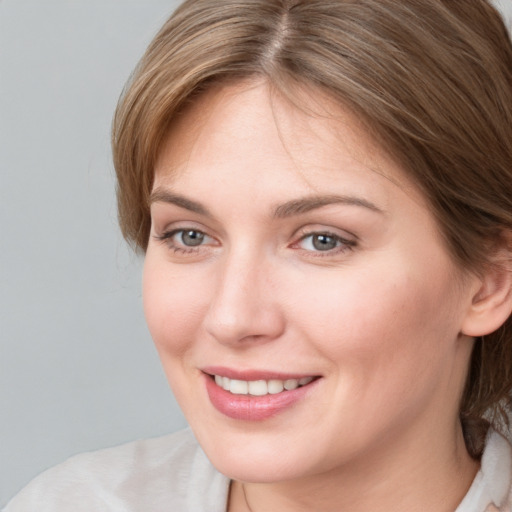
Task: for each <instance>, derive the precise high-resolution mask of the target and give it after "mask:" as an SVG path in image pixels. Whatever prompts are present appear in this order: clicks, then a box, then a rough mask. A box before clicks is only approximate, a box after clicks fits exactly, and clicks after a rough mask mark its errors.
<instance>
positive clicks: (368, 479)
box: [228, 423, 479, 512]
mask: <svg viewBox="0 0 512 512" xmlns="http://www.w3.org/2000/svg"><path fill="white" fill-rule="evenodd" d="M432 439H433V438H432V436H428V439H422V438H421V437H420V438H418V437H415V436H414V434H413V435H411V436H408V438H407V439H404V438H403V437H401V438H399V439H398V440H397V442H396V443H391V444H390V443H386V442H383V443H382V444H381V447H373V448H372V450H371V453H369V454H368V455H367V456H364V455H363V456H361V457H360V458H359V460H357V461H353V462H352V463H350V464H347V465H346V466H344V467H340V468H335V469H333V470H332V471H330V472H328V473H322V474H315V475H309V476H306V477H302V478H300V479H297V480H293V481H286V482H276V483H265V484H259V483H240V482H233V484H232V488H231V495H230V506H229V509H228V510H229V512H262V511H268V510H279V511H280V512H288V511H290V512H291V511H293V512H302V511H304V512H305V511H311V510H318V511H321V512H339V511H340V510H350V511H351V512H363V511H365V512H367V511H368V510H375V511H380V510H382V511H388V510H393V511H394V512H405V511H407V512H411V511H418V512H419V511H429V512H430V511H435V512H453V510H455V509H456V508H457V506H458V504H459V503H460V501H461V500H462V498H463V497H464V495H465V494H466V493H467V491H468V489H469V487H470V486H471V483H472V481H473V479H474V477H475V474H476V473H477V471H478V467H479V464H478V462H476V461H474V460H473V459H471V457H470V456H469V454H468V452H467V450H466V447H465V444H464V439H463V435H462V429H461V428H460V425H459V424H458V423H457V426H456V427H454V428H453V430H452V432H451V436H449V439H445V440H442V439H441V438H437V442H436V443H435V445H432ZM434 439H435V438H434ZM384 446H385V448H383V447H384Z"/></svg>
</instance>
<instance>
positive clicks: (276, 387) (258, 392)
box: [214, 375, 314, 396]
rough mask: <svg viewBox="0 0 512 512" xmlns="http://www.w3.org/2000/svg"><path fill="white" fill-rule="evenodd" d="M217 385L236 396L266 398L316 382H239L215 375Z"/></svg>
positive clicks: (309, 378) (290, 380)
mask: <svg viewBox="0 0 512 512" xmlns="http://www.w3.org/2000/svg"><path fill="white" fill-rule="evenodd" d="M214 378H215V383H216V384H217V386H219V387H221V388H223V389H224V390H226V391H229V392H230V393H233V394H234V395H253V396H264V395H267V394H271V395H276V394H278V393H282V392H283V391H292V390H294V389H297V388H298V387H299V386H306V385H307V384H309V383H310V382H312V381H313V380H314V377H302V378H301V379H287V380H284V381H283V380H277V379H271V380H268V381H266V380H251V381H246V380H238V379H229V378H228V377H222V376H220V375H215V376H214Z"/></svg>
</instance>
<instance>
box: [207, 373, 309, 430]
mask: <svg viewBox="0 0 512 512" xmlns="http://www.w3.org/2000/svg"><path fill="white" fill-rule="evenodd" d="M205 379H206V390H207V392H208V396H209V397H210V401H211V403H212V404H213V406H214V407H215V409H217V410H218V411H219V412H221V413H222V414H224V415H225V416H228V417H229V418H233V419H235V420H243V421H263V420H266V419H269V418H271V417H272V416H275V415H276V414H278V413H280V412H282V411H284V410H286V409H288V408H290V407H292V406H293V405H295V404H296V403H297V402H299V401H301V400H302V399H304V397H305V396H306V395H307V394H308V393H309V392H310V391H311V390H312V388H313V387H314V386H315V384H316V383H317V382H318V380H319V379H316V380H314V381H313V382H311V383H310V384H307V385H306V386H301V387H298V388H296V389H293V390H291V391H283V392H281V393H277V394H275V395H271V394H268V395H264V396H252V395H234V394H232V393H230V392H229V391H226V390H225V389H223V388H221V387H220V386H218V385H217V384H216V383H215V382H214V380H213V379H212V378H211V377H210V376H209V375H205Z"/></svg>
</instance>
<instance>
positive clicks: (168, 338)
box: [142, 253, 207, 356]
mask: <svg viewBox="0 0 512 512" xmlns="http://www.w3.org/2000/svg"><path fill="white" fill-rule="evenodd" d="M180 276H181V274H180V273H179V272H171V271H170V266H169V265H168V264H166V262H165V261H164V262H159V261H158V260H156V258H153V257H152V255H151V254H149V253H148V255H147V256H146V260H145V263H144V274H143V290H142V294H143V304H144V315H145V317H146V322H147V324H148V328H149V331H150V333H151V337H152V338H153V341H154V343H155V345H156V348H157V350H158V352H159V353H160V355H161V356H162V355H163V353H168V354H171V355H180V354H182V353H184V352H185V351H186V350H187V348H188V347H189V345H190V343H191V341H192V339H193V336H194V333H195V332H196V331H197V329H198V327H199V326H200V325H201V318H202V316H203V304H204V302H205V297H206V295H207V294H206V290H205V289H204V286H199V283H198V282H197V281H194V282H190V281H187V282H183V277H180Z"/></svg>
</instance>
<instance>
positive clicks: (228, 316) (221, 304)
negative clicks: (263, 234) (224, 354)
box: [204, 254, 285, 346]
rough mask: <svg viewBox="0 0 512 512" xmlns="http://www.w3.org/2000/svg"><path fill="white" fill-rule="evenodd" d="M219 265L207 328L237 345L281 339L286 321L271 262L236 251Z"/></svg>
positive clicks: (208, 313)
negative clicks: (278, 296)
mask: <svg viewBox="0 0 512 512" xmlns="http://www.w3.org/2000/svg"><path fill="white" fill-rule="evenodd" d="M219 267H221V268H219ZM219 267H217V270H218V271H219V273H218V275H217V279H216V281H215V282H216V286H215V290H214V293H213V297H212V300H211V302H210V305H209V308H208V311H207V314H206V316H205V319H204V325H205V329H206V331H207V332H208V333H209V334H210V335H211V336H213V337H214V338H215V339H216V340H217V341H218V342H219V343H222V344H224V345H234V346H242V345H243V346H246V344H247V343H248V342H252V343H254V342H259V343H263V342H267V341H271V340H274V339H276V338H278V337H279V336H280V335H281V334H282V333H283V331H284V328H285V321H284V315H283V312H282V311H281V308H280V307H279V304H278V301H277V300H276V293H275V288H276V286H275V284H276V283H275V280H273V275H274V274H275V273H273V272H272V268H271V265H270V264H269V263H268V262H267V263H266V262H265V261H264V259H262V258H261V257H260V258H258V257H256V255H254V254H252V255H249V254H246V255H235V254H233V255H232V256H231V257H228V258H226V260H225V261H223V262H222V264H221V265H219ZM252 343H251V345H252Z"/></svg>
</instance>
